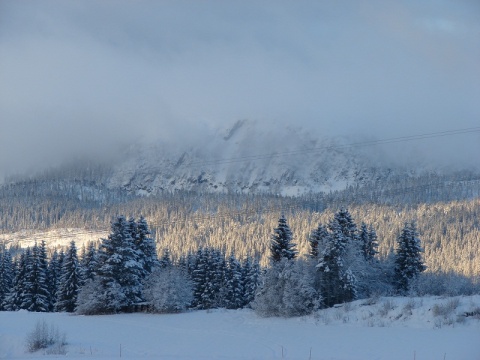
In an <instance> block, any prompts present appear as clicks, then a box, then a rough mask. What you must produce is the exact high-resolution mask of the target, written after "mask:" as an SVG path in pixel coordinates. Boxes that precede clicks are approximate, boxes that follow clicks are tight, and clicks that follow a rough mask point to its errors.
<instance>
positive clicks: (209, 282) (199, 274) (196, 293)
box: [192, 248, 218, 309]
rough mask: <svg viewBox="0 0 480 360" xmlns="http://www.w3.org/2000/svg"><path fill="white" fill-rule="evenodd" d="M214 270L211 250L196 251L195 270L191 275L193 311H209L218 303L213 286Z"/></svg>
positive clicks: (216, 286)
mask: <svg viewBox="0 0 480 360" xmlns="http://www.w3.org/2000/svg"><path fill="white" fill-rule="evenodd" d="M215 280H216V269H215V263H214V261H213V257H212V249H209V248H202V249H199V250H198V251H197V255H196V263H195V269H194V270H193V273H192V281H193V287H194V290H193V302H192V307H193V308H195V309H211V308H214V307H215V306H216V303H217V301H218V298H217V294H218V292H217V291H216V289H217V288H218V285H216V284H215Z"/></svg>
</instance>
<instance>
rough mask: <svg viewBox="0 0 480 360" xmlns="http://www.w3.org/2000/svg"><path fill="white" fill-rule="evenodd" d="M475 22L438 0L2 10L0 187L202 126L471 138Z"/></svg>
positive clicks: (9, 1) (459, 7)
mask: <svg viewBox="0 0 480 360" xmlns="http://www.w3.org/2000/svg"><path fill="white" fill-rule="evenodd" d="M478 10H479V9H478V5H477V4H476V3H475V2H467V1H448V0H442V1H436V2H425V3H417V2H414V1H407V2H401V3H400V2H397V1H372V2H368V3H359V2H356V1H347V2H341V3H338V2H329V1H321V2H317V1H302V2H287V1H285V2H278V1H262V2H258V1H242V2H218V1H202V2H198V1H161V2H157V1H140V2H131V1H107V0H103V1H88V0H87V1H58V0H57V1H55V0H51V1H48V0H46V1H42V2H37V1H21V2H20V1H16V0H4V1H2V2H1V3H0V118H1V120H0V121H1V122H2V124H1V127H2V131H1V133H0V173H2V172H5V171H10V170H12V169H14V168H15V167H16V166H20V167H24V166H31V165H32V164H43V163H45V164H48V163H49V161H50V159H53V160H56V161H59V160H62V159H63V158H64V157H65V156H70V155H72V154H75V153H78V152H81V151H83V150H84V149H87V150H88V151H90V152H102V151H104V149H109V148H112V147H113V146H114V144H115V143H116V142H117V141H130V140H131V139H137V138H141V137H147V138H149V139H153V138H156V137H160V138H162V137H163V138H169V139H170V140H171V141H172V139H173V140H175V139H176V138H177V137H179V136H181V134H182V133H184V132H188V129H190V128H191V126H192V124H194V123H198V122H205V123H206V124H207V125H206V126H207V127H208V128H212V127H216V126H223V124H230V123H232V122H234V121H235V120H237V119H240V118H251V119H257V120H260V121H261V120H268V121H276V122H281V123H293V124H298V125H301V126H304V127H306V128H312V129H314V130H318V131H319V132H321V133H327V134H333V135H336V134H359V133H367V134H373V135H375V136H378V137H394V136H397V135H409V134H415V133H422V132H434V131H437V130H438V131H441V130H448V129H452V128H462V127H470V126H476V125H477V124H478V119H479V115H480V105H479V102H478V99H479V98H480V68H479V66H480V65H479V64H480V48H479V47H478V45H477V44H478V38H480V30H479V25H478V24H480V19H479V17H480V11H478ZM199 128H201V126H198V127H197V128H196V129H199ZM197 135H200V136H201V131H197V132H196V133H195V134H188V136H189V137H190V138H192V137H194V136H197Z"/></svg>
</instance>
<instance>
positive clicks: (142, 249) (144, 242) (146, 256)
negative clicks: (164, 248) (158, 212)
mask: <svg viewBox="0 0 480 360" xmlns="http://www.w3.org/2000/svg"><path fill="white" fill-rule="evenodd" d="M131 226H132V224H131ZM133 227H134V229H135V231H134V233H133V234H132V237H133V239H134V241H135V246H136V249H137V250H138V253H139V255H140V258H139V261H140V264H141V265H142V268H143V273H142V277H143V278H145V277H147V276H148V275H149V274H150V273H151V272H152V271H153V269H154V268H155V266H156V265H157V264H158V257H157V248H156V245H155V240H154V239H153V238H152V237H151V232H150V229H149V227H148V224H147V221H146V220H145V218H144V217H143V216H140V219H139V220H138V222H137V223H136V226H135V225H133Z"/></svg>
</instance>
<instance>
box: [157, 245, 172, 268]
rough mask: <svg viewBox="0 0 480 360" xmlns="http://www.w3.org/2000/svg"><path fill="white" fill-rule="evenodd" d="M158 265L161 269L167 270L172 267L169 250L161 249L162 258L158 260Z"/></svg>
mask: <svg viewBox="0 0 480 360" xmlns="http://www.w3.org/2000/svg"><path fill="white" fill-rule="evenodd" d="M158 263H159V266H160V267H161V268H162V269H166V268H169V267H171V266H172V265H173V264H172V258H171V256H170V250H169V249H168V248H165V249H163V252H162V257H161V258H160V260H158Z"/></svg>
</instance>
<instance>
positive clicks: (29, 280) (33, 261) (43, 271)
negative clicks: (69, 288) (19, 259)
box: [20, 241, 51, 312]
mask: <svg viewBox="0 0 480 360" xmlns="http://www.w3.org/2000/svg"><path fill="white" fill-rule="evenodd" d="M47 268H48V262H47V252H46V245H45V241H42V242H41V244H40V246H38V245H37V244H35V245H34V247H33V248H32V251H31V253H30V259H27V263H26V274H25V282H24V286H23V291H24V294H23V296H22V304H21V305H20V308H21V309H26V310H28V311H36V312H48V311H49V310H50V304H51V298H50V292H49V289H48V282H47Z"/></svg>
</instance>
